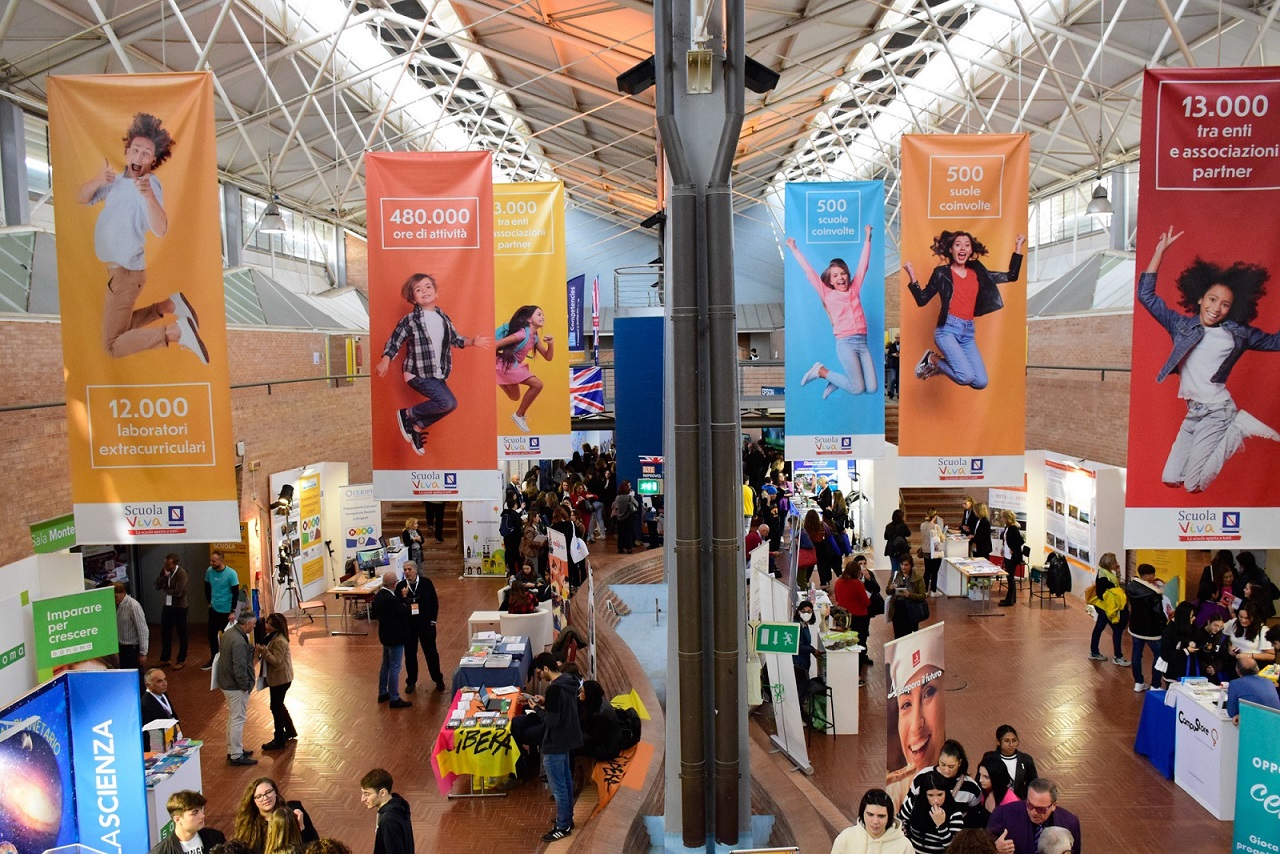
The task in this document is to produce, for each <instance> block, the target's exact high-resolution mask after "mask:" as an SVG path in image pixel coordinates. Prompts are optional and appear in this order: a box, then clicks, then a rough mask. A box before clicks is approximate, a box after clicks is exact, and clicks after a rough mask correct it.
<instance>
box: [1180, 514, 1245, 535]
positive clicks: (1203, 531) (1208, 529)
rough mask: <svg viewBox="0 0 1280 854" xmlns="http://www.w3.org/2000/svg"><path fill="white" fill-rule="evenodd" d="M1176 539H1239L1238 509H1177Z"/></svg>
mask: <svg viewBox="0 0 1280 854" xmlns="http://www.w3.org/2000/svg"><path fill="white" fill-rule="evenodd" d="M1178 539H1179V540H1183V541H1194V540H1238V539H1240V511H1239V510H1179V511H1178Z"/></svg>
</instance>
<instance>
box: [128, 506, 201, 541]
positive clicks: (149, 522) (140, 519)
mask: <svg viewBox="0 0 1280 854" xmlns="http://www.w3.org/2000/svg"><path fill="white" fill-rule="evenodd" d="M124 521H125V525H127V526H128V528H129V533H130V534H175V533H176V534H181V533H186V530H187V508H186V506H185V505H182V504H126V505H125V506H124Z"/></svg>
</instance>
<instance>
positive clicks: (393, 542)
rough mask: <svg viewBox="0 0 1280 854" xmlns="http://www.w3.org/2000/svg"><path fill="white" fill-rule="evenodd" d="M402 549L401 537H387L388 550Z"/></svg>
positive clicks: (396, 550)
mask: <svg viewBox="0 0 1280 854" xmlns="http://www.w3.org/2000/svg"><path fill="white" fill-rule="evenodd" d="M400 549H401V545H400V538H399V537H390V538H388V539H387V551H389V552H398V551H400Z"/></svg>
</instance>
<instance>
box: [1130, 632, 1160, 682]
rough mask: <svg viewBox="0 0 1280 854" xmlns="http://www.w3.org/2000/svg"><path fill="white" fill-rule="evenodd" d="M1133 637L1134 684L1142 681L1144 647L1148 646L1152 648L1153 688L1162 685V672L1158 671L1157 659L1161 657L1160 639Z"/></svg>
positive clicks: (1131, 656)
mask: <svg viewBox="0 0 1280 854" xmlns="http://www.w3.org/2000/svg"><path fill="white" fill-rule="evenodd" d="M1130 637H1132V638H1133V653H1132V654H1131V655H1130V658H1131V659H1132V660H1133V664H1132V667H1133V684H1135V685H1137V684H1139V683H1140V682H1142V681H1143V680H1142V649H1143V647H1147V648H1149V649H1150V650H1151V682H1150V683H1149V684H1150V685H1151V687H1152V688H1159V687H1160V674H1159V673H1157V672H1156V659H1158V658H1159V657H1160V641H1158V640H1143V639H1142V638H1140V637H1134V636H1133V635H1130Z"/></svg>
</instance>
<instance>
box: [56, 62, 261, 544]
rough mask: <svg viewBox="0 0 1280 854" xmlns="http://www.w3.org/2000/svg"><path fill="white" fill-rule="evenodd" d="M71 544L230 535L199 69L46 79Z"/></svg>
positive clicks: (233, 520)
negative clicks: (75, 541)
mask: <svg viewBox="0 0 1280 854" xmlns="http://www.w3.org/2000/svg"><path fill="white" fill-rule="evenodd" d="M49 138H50V144H51V165H52V167H53V190H54V198H55V199H56V200H57V204H56V205H55V208H54V218H55V223H56V226H57V232H58V241H57V252H58V286H59V291H60V300H61V309H62V348H63V364H64V366H65V370H66V384H67V433H68V438H69V440H70V446H71V486H72V497H73V501H74V505H75V516H76V533H77V536H78V537H79V539H80V542H83V543H127V542H153V543H161V542H210V541H213V540H227V539H235V538H236V537H237V536H238V534H239V530H240V520H239V507H238V503H237V500H236V483H235V465H234V457H233V454H232V447H231V442H232V439H231V391H230V374H229V371H228V368H227V331H226V306H225V303H224V298H223V287H222V251H221V242H220V241H219V239H218V235H219V233H220V231H221V227H220V224H219V213H218V212H219V201H218V179H217V165H218V164H217V149H216V140H215V138H214V125H213V78H212V75H210V74H207V73H205V74H130V75H120V76H113V75H103V76H94V77H50V78H49Z"/></svg>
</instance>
